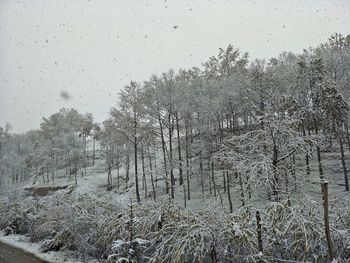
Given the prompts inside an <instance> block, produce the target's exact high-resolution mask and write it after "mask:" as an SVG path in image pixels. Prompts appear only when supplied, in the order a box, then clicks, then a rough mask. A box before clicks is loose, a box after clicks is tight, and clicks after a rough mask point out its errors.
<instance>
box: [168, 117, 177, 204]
mask: <svg viewBox="0 0 350 263" xmlns="http://www.w3.org/2000/svg"><path fill="white" fill-rule="evenodd" d="M168 120H169V128H168V131H169V165H170V184H171V188H170V191H171V198H172V199H175V195H174V186H175V178H174V169H173V127H172V126H173V125H172V118H171V113H170V112H169V115H168Z"/></svg>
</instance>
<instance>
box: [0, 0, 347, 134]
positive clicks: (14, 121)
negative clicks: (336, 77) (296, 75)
mask: <svg viewBox="0 0 350 263" xmlns="http://www.w3.org/2000/svg"><path fill="white" fill-rule="evenodd" d="M349 29H350V1H349V0H328V1H325V0H313V1H311V0H299V1H298V0H290V1H287V0H265V1H262V0H255V1H250V0H231V1H228V0H226V1H220V0H215V1H214V0H212V1H198V0H189V1H182V0H181V1H180V0H167V1H164V0H150V1H143V0H125V1H121V0H110V1H107V0H89V1H88V0H30V1H27V0H21V1H12V0H11V1H10V0H0V126H4V125H5V123H6V122H9V123H11V125H12V126H13V131H14V132H24V131H27V130H29V129H33V128H38V127H39V124H40V122H41V120H42V117H43V116H49V115H50V114H52V113H55V112H57V111H58V110H59V109H60V108H61V107H75V108H77V109H78V110H79V111H80V112H82V113H84V112H92V113H93V115H94V117H95V120H96V121H99V122H102V121H103V120H104V119H106V118H107V116H108V111H109V108H110V107H111V106H116V105H117V98H118V92H119V90H120V89H121V88H122V87H123V86H124V85H126V84H128V82H129V81H130V80H137V81H143V80H147V79H148V78H149V77H150V75H151V74H153V73H157V74H158V73H161V72H163V71H167V70H168V69H169V68H174V69H175V70H177V69H179V68H189V67H191V66H200V65H201V63H202V62H204V61H205V60H206V59H207V58H208V57H209V56H212V55H215V54H217V51H218V48H219V47H226V46H227V45H228V44H229V43H232V44H233V45H234V46H235V47H238V48H240V49H241V50H242V51H248V52H249V54H250V59H253V58H256V57H259V58H262V57H265V58H270V57H272V56H277V55H278V54H279V53H280V52H282V51H285V50H286V51H293V52H298V53H299V52H301V51H302V49H303V48H307V47H309V46H317V45H318V44H319V43H321V42H325V41H326V40H327V38H328V37H329V36H330V35H331V34H332V33H334V32H339V33H342V34H344V35H346V34H348V33H349V31H350V30H349ZM62 91H65V92H67V93H68V94H69V96H70V97H71V98H70V99H69V100H64V99H63V98H62V96H60V93H61V92H62Z"/></svg>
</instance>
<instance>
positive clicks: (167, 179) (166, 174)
mask: <svg viewBox="0 0 350 263" xmlns="http://www.w3.org/2000/svg"><path fill="white" fill-rule="evenodd" d="M158 121H159V128H160V137H161V140H162V150H163V161H164V172H165V193H166V194H169V176H168V167H167V161H166V150H165V140H164V131H163V124H162V121H161V119H160V113H158Z"/></svg>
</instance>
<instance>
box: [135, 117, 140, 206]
mask: <svg viewBox="0 0 350 263" xmlns="http://www.w3.org/2000/svg"><path fill="white" fill-rule="evenodd" d="M136 131H137V122H136V113H134V157H135V187H136V201H137V202H138V203H141V199H140V192H139V178H138V171H137V135H136Z"/></svg>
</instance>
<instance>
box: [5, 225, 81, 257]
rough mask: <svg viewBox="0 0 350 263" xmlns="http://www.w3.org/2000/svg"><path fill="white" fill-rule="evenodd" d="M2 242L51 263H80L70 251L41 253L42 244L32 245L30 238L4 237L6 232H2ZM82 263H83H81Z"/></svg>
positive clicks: (20, 236)
mask: <svg viewBox="0 0 350 263" xmlns="http://www.w3.org/2000/svg"><path fill="white" fill-rule="evenodd" d="M0 241H1V242H3V243H5V244H7V245H10V246H12V247H16V248H19V249H21V250H23V251H25V252H28V253H30V254H32V255H35V256H36V257H38V258H40V259H42V260H44V261H47V262H49V263H62V262H65V263H80V262H81V261H77V260H76V259H74V258H73V256H72V255H71V252H68V251H60V252H55V251H50V252H47V253H42V252H40V246H41V243H31V242H30V241H29V238H28V237H26V236H23V235H17V234H11V235H8V236H5V235H4V231H0ZM81 263H82V262H81Z"/></svg>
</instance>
